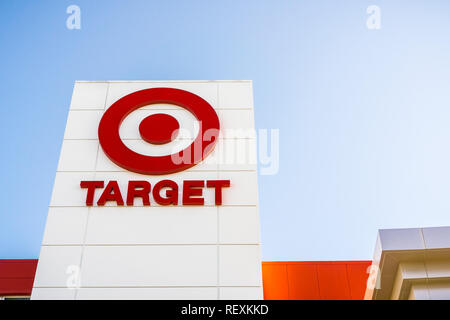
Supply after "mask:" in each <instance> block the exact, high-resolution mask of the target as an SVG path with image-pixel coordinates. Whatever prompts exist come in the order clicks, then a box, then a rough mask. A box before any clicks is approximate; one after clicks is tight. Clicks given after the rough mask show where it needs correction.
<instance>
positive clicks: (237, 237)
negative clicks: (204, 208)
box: [218, 206, 260, 244]
mask: <svg viewBox="0 0 450 320" xmlns="http://www.w3.org/2000/svg"><path fill="white" fill-rule="evenodd" d="M218 210H219V226H220V229H219V240H220V243H221V244H259V243H260V228H259V216H258V209H257V207H253V206H249V207H220V208H219V209H218ZM237 221H239V223H236V222H237Z"/></svg>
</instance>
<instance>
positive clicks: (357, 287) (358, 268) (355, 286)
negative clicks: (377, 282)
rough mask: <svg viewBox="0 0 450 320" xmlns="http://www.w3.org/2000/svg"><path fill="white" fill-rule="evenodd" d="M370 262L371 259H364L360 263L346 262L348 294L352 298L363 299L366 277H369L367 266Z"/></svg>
mask: <svg viewBox="0 0 450 320" xmlns="http://www.w3.org/2000/svg"><path fill="white" fill-rule="evenodd" d="M371 263H372V262H371V261H365V262H361V263H349V264H347V275H348V282H349V285H350V294H351V297H352V299H353V300H362V299H364V294H365V292H366V283H367V278H368V277H369V273H368V272H367V271H368V270H367V268H369V266H370V265H371Z"/></svg>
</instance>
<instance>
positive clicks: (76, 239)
mask: <svg viewBox="0 0 450 320" xmlns="http://www.w3.org/2000/svg"><path fill="white" fill-rule="evenodd" d="M88 211H89V209H88V208H82V207H54V208H50V209H49V210H48V216H47V224H46V226H45V232H44V240H43V241H42V244H44V245H52V244H53V245H73V244H78V245H81V244H83V241H84V235H85V232H86V224H87V218H88Z"/></svg>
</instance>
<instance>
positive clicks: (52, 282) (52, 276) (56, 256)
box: [34, 246, 82, 288]
mask: <svg viewBox="0 0 450 320" xmlns="http://www.w3.org/2000/svg"><path fill="white" fill-rule="evenodd" d="M81 253H82V247H81V246H42V248H41V253H40V255H39V262H38V266H37V268H36V277H35V279H34V287H38V288H46V287H50V288H58V287H59V288H66V287H67V286H68V281H70V274H71V272H72V270H74V269H76V268H77V267H79V266H80V261H81Z"/></svg>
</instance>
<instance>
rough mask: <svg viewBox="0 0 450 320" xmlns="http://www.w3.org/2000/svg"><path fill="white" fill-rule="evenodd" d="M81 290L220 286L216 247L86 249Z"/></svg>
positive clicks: (103, 247) (169, 246)
mask: <svg viewBox="0 0 450 320" xmlns="http://www.w3.org/2000/svg"><path fill="white" fill-rule="evenodd" d="M84 250H85V251H84V254H83V261H82V267H81V284H82V287H165V286H168V287H170V286H215V285H217V246H212V245H195V246H193V245H186V246H175V245H174V246H172V245H164V246H87V247H85V249H84Z"/></svg>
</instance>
